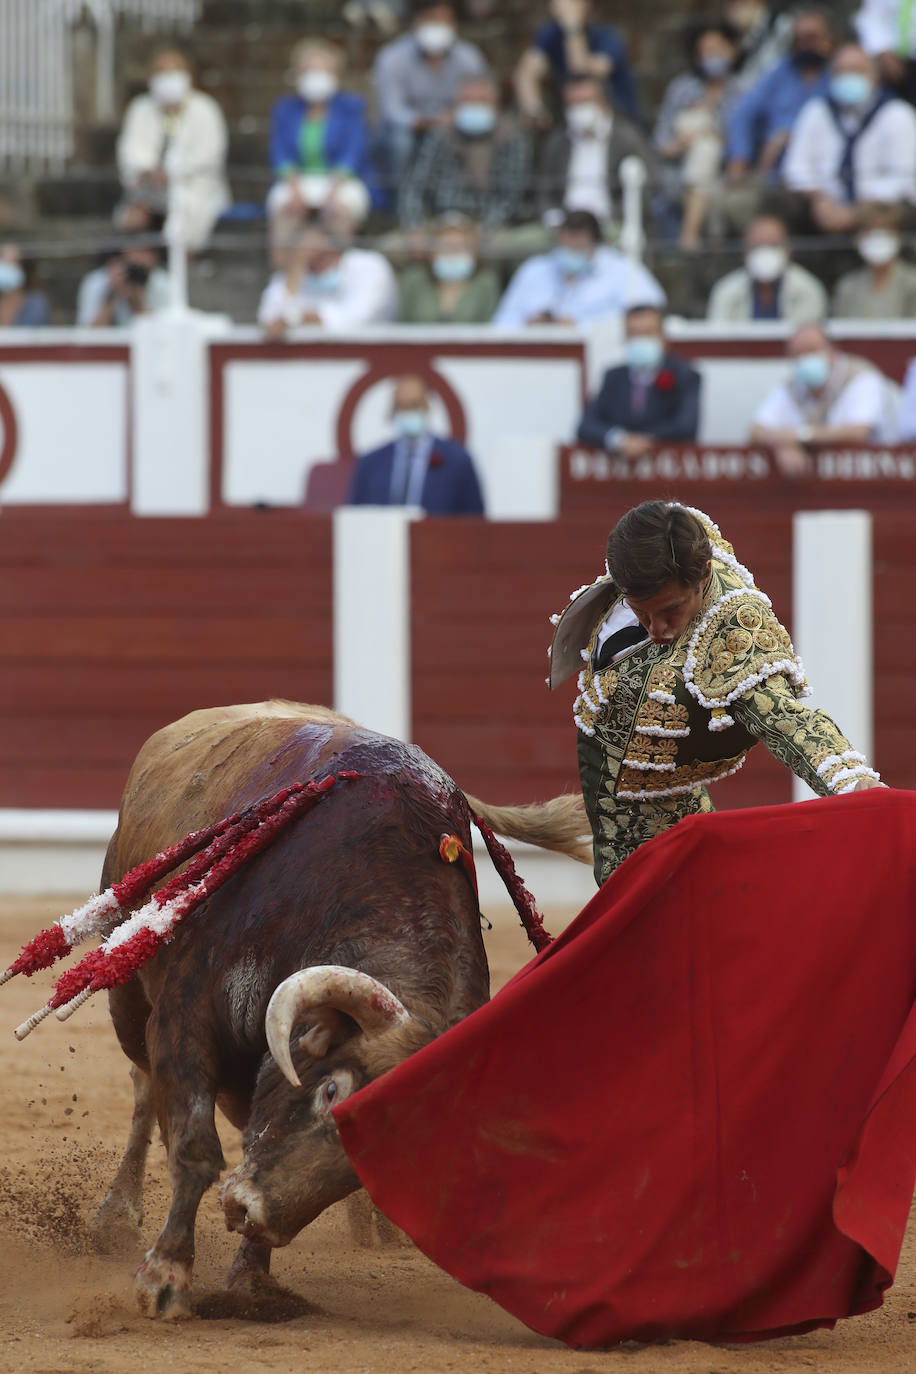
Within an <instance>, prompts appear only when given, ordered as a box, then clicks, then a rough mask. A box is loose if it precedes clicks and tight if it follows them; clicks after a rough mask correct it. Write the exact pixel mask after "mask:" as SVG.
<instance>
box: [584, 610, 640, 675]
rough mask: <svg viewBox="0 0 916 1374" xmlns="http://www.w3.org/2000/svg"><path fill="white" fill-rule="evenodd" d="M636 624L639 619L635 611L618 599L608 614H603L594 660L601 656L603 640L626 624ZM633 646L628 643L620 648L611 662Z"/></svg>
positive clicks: (615, 660) (624, 627)
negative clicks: (623, 647)
mask: <svg viewBox="0 0 916 1374" xmlns="http://www.w3.org/2000/svg"><path fill="white" fill-rule="evenodd" d="M638 624H639V621H638V620H637V618H636V612H635V611H632V610H631V609H630V607H629V606H628V605H627V603H626V602H625V601H618V602H617V604H616V605H615V606H613V607H612V608H611V610H610V612H609V613H608V615H607V616H605V619H604V623H603V624H602V626H601V629H600V630H599V631H598V638H597V640H596V641H595V660H596V662H597V660H598V659H599V658H600V657H601V650H602V648H603V647H604V642H605V640H607V639H610V637H611V635H615V634H616V633H617V631H618V630H625V629H626V628H627V626H628V625H638ZM647 633H648V632H647ZM633 647H634V646H633V645H632V644H630V645H629V646H628V647H627V648H626V649H621V650H620V652H619V653H616V654H615V655H614V657H613V658H612V659H611V662H612V663H616V662H617V660H618V658H620V657H621V655H623V654H628V653H629V652H630V649H632V648H633Z"/></svg>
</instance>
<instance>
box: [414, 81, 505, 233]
mask: <svg viewBox="0 0 916 1374" xmlns="http://www.w3.org/2000/svg"><path fill="white" fill-rule="evenodd" d="M530 178H531V141H530V139H529V137H528V135H527V134H526V133H525V132H524V131H523V130H522V129H520V128H519V126H518V124H517V123H516V122H515V121H514V120H513V119H512V118H510V117H509V116H508V115H503V114H501V113H500V109H499V94H498V92H497V89H496V84H495V83H494V82H493V81H492V80H491V79H490V78H489V77H487V76H482V77H474V78H473V79H472V80H469V81H463V82H462V83H461V86H460V88H459V90H458V100H457V103H456V105H455V108H454V110H453V112H452V117H451V122H450V123H449V124H448V126H447V127H445V128H442V129H436V130H433V131H431V132H430V133H429V134H427V136H426V138H425V139H424V140H423V143H422V145H421V147H420V149H419V151H418V153H417V157H416V160H415V161H414V164H413V167H412V168H411V170H410V172H409V173H408V174H407V177H406V178H405V180H404V183H403V185H402V187H401V194H400V199H399V204H398V211H399V214H400V219H401V223H402V224H403V225H405V227H407V228H414V227H416V226H417V225H419V224H422V223H424V222H425V221H427V220H429V219H438V218H440V217H441V216H442V215H448V214H462V215H469V216H470V217H471V218H472V219H475V220H478V221H479V222H480V223H481V224H482V225H483V227H484V228H485V229H487V228H493V227H494V226H497V225H506V224H514V223H516V222H517V221H519V220H521V219H522V218H524V212H525V205H526V198H527V192H528V183H529V181H530Z"/></svg>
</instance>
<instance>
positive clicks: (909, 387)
mask: <svg viewBox="0 0 916 1374" xmlns="http://www.w3.org/2000/svg"><path fill="white" fill-rule="evenodd" d="M897 442H898V443H899V444H912V443H914V442H916V358H911V359H910V362H909V364H908V366H907V370H906V376H905V377H904V379H903V396H902V397H901V400H900V409H899V411H898V412H897Z"/></svg>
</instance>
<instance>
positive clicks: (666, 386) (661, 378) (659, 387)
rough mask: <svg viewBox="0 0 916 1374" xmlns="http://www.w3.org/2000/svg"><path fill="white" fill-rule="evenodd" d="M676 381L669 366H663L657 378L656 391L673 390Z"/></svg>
mask: <svg viewBox="0 0 916 1374" xmlns="http://www.w3.org/2000/svg"><path fill="white" fill-rule="evenodd" d="M674 383H675V376H674V373H673V372H672V371H671V369H670V368H668V367H663V368H662V370H661V372H660V373H659V374H658V376H657V377H656V378H655V389H656V391H673V390H674Z"/></svg>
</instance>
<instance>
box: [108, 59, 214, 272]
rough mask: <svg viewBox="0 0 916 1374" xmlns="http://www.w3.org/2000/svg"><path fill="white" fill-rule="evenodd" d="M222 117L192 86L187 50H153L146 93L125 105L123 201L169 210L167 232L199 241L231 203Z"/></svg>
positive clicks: (192, 244) (191, 243) (193, 245)
mask: <svg viewBox="0 0 916 1374" xmlns="http://www.w3.org/2000/svg"><path fill="white" fill-rule="evenodd" d="M227 142H228V135H227V131H226V122H225V120H224V119H223V116H222V112H221V110H220V108H219V106H218V105H217V103H216V101H215V100H213V99H212V97H211V96H209V95H204V93H203V92H202V91H197V90H195V89H194V87H193V82H192V78H191V68H190V65H189V63H188V60H187V58H186V57H185V56H184V55H183V54H182V53H180V52H176V51H175V50H174V49H172V48H169V49H166V50H165V51H163V52H160V53H158V54H157V55H156V57H154V58H153V62H152V65H151V67H150V77H149V93H148V94H146V95H138V96H136V97H135V98H134V99H133V100H132V101H131V102H130V104H129V105H128V107H127V113H126V114H125V116H124V124H123V126H122V129H121V133H120V136H119V138H118V148H117V158H118V169H119V172H120V176H121V183H122V185H123V187H124V193H125V196H126V197H127V199H128V201H138V202H139V203H140V204H142V205H144V206H146V207H147V208H148V209H150V210H152V211H154V212H156V213H161V214H165V215H167V219H166V225H165V235H166V238H172V237H173V236H180V238H181V240H182V241H183V242H184V243H185V244H187V246H188V247H189V248H190V249H192V250H193V251H197V250H198V249H200V248H202V247H203V245H204V244H205V243H206V241H207V239H208V238H209V237H210V232H211V230H212V229H213V226H214V224H215V223H216V221H217V219H218V218H219V216H220V215H221V214H222V212H223V211H224V210H225V209H226V208H227V207H228V205H229V203H230V196H229V187H228V184H227V182H226V175H225V169H226V149H227Z"/></svg>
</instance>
